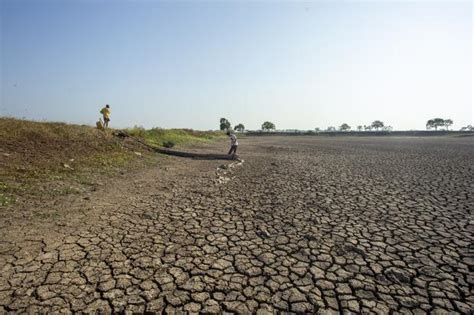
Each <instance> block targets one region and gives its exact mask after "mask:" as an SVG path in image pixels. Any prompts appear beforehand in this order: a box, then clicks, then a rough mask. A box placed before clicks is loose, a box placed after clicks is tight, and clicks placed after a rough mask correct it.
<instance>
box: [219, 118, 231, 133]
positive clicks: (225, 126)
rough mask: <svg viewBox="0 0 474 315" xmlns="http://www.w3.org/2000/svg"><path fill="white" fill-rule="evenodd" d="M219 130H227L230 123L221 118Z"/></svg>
mask: <svg viewBox="0 0 474 315" xmlns="http://www.w3.org/2000/svg"><path fill="white" fill-rule="evenodd" d="M219 128H220V129H221V130H229V129H230V128H231V125H230V122H229V121H228V120H227V119H225V118H221V120H220V126H219Z"/></svg>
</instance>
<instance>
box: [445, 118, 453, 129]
mask: <svg viewBox="0 0 474 315" xmlns="http://www.w3.org/2000/svg"><path fill="white" fill-rule="evenodd" d="M444 125H445V126H446V130H449V127H451V126H452V125H453V121H452V120H451V119H445V120H444Z"/></svg>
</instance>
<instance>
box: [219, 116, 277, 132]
mask: <svg viewBox="0 0 474 315" xmlns="http://www.w3.org/2000/svg"><path fill="white" fill-rule="evenodd" d="M219 129H220V130H223V131H230V130H235V131H238V132H244V130H245V126H244V124H242V123H239V124H237V125H235V126H234V128H232V125H231V123H230V121H229V120H228V119H226V118H221V119H220V121H219ZM275 129H276V126H275V124H274V123H272V122H270V121H265V122H264V123H263V124H262V130H264V131H271V130H275Z"/></svg>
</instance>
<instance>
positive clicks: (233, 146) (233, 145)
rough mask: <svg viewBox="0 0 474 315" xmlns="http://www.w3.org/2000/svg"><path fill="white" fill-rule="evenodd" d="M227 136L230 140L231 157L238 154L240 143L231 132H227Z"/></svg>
mask: <svg viewBox="0 0 474 315" xmlns="http://www.w3.org/2000/svg"><path fill="white" fill-rule="evenodd" d="M227 135H228V136H229V138H230V150H229V153H228V154H229V155H231V154H235V153H237V146H238V145H239V143H238V142H237V137H236V136H235V135H234V134H231V133H230V131H227Z"/></svg>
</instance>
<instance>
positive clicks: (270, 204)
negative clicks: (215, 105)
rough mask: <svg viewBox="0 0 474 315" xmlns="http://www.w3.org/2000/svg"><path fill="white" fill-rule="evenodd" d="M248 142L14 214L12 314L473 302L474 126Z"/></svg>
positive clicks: (8, 293) (465, 307)
mask: <svg viewBox="0 0 474 315" xmlns="http://www.w3.org/2000/svg"><path fill="white" fill-rule="evenodd" d="M239 142H240V144H241V146H240V148H239V154H240V155H241V157H242V158H243V159H245V163H243V164H242V165H232V167H230V166H229V165H221V164H222V162H217V161H199V160H188V159H182V158H169V159H166V161H165V162H163V164H162V165H160V166H158V167H155V168H153V169H150V170H146V171H144V172H141V173H137V174H134V175H133V176H132V175H131V176H130V177H127V178H121V179H114V180H110V182H109V183H107V185H106V187H104V188H103V190H102V191H99V192H96V193H94V194H92V195H91V196H90V197H88V198H87V200H81V201H74V202H70V203H67V204H65V205H63V207H64V208H67V209H68V210H67V219H66V220H65V222H62V223H61V224H59V223H58V222H56V223H55V222H49V223H44V224H35V223H34V222H30V221H27V222H25V220H23V221H21V220H15V219H12V220H11V221H4V222H2V224H1V230H0V236H1V238H0V271H1V273H0V313H25V312H27V313H54V312H61V313H76V312H84V313H97V312H102V313H106V314H107V313H112V312H126V313H133V312H138V313H143V312H156V313H163V312H164V313H199V312H201V313H226V312H227V313H241V314H249V313H258V314H266V313H275V312H294V313H318V312H320V313H328V314H332V313H338V312H353V313H359V312H364V313H379V314H386V313H392V312H400V313H406V314H411V313H413V314H424V313H438V314H445V313H470V312H471V311H472V309H473V308H474V297H473V294H472V290H473V284H474V277H473V273H472V271H473V264H474V262H473V255H472V254H473V251H472V250H473V248H472V243H473V234H472V231H473V223H474V220H473V218H472V210H473V208H474V204H473V191H474V187H473V181H472V179H473V178H474V172H473V170H474V169H473V159H472V157H473V154H474V139H473V138H455V137H452V138H441V137H440V138H434V137H433V138H377V137H371V138H355V137H354V138H342V137H334V138H324V137H255V138H243V139H241V140H240V141H239ZM225 145H226V144H223V143H216V144H213V145H211V149H213V150H214V151H215V150H216V149H219V150H221V151H222V150H224V151H225V149H227V148H226V147H225ZM222 147H223V148H222ZM208 149H209V148H208Z"/></svg>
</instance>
